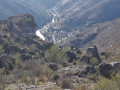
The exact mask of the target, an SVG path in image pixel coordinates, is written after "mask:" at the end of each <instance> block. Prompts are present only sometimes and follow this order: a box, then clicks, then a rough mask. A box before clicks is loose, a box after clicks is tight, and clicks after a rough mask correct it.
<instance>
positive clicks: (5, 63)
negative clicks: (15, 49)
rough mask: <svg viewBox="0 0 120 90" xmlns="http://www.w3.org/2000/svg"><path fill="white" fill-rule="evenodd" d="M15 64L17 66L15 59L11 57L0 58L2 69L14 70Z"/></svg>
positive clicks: (2, 56) (3, 56)
mask: <svg viewBox="0 0 120 90" xmlns="http://www.w3.org/2000/svg"><path fill="white" fill-rule="evenodd" d="M13 64H15V59H14V58H12V57H11V56H9V55H6V54H5V55H1V56H0V68H3V67H5V68H8V69H9V70H12V69H13Z"/></svg>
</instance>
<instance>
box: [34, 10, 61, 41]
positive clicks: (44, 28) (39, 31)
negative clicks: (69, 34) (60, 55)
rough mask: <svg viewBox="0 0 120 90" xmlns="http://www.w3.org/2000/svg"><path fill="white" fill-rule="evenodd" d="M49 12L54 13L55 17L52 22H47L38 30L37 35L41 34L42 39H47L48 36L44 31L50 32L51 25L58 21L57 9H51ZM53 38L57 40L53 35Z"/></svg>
mask: <svg viewBox="0 0 120 90" xmlns="http://www.w3.org/2000/svg"><path fill="white" fill-rule="evenodd" d="M49 12H50V13H51V14H52V15H53V19H52V20H51V22H49V23H47V24H46V25H45V26H43V27H42V28H41V29H39V30H37V31H36V35H37V36H39V37H40V38H41V39H42V40H46V38H45V37H44V35H43V34H42V33H44V32H48V30H49V28H50V25H52V24H54V23H56V22H57V18H58V16H59V15H58V14H57V12H55V10H53V9H51V10H49ZM53 40H54V42H55V38H54V36H53Z"/></svg>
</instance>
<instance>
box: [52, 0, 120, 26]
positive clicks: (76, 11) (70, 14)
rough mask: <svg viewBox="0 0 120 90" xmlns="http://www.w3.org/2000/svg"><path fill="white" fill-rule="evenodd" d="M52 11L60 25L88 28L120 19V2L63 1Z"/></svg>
mask: <svg viewBox="0 0 120 90" xmlns="http://www.w3.org/2000/svg"><path fill="white" fill-rule="evenodd" d="M65 1H66V2H65ZM54 9H55V10H56V11H57V12H58V13H59V15H60V18H61V20H60V22H61V23H63V24H65V25H68V26H70V27H74V26H77V27H79V26H82V27H83V26H84V27H88V26H90V25H92V24H95V23H101V22H105V21H110V20H114V19H116V18H118V17H120V12H119V10H120V0H63V2H61V3H59V4H58V5H56V7H55V8H54Z"/></svg>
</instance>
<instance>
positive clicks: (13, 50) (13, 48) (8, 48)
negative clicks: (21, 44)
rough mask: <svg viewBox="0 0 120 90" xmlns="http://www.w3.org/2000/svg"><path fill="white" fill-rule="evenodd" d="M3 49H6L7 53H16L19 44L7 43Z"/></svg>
mask: <svg viewBox="0 0 120 90" xmlns="http://www.w3.org/2000/svg"><path fill="white" fill-rule="evenodd" d="M3 49H4V51H5V53H16V52H18V51H19V48H18V47H17V46H14V45H8V44H5V45H4V46H3Z"/></svg>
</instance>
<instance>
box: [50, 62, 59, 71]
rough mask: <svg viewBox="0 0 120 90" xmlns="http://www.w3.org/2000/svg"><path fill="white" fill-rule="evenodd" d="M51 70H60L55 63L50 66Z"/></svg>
mask: <svg viewBox="0 0 120 90" xmlns="http://www.w3.org/2000/svg"><path fill="white" fill-rule="evenodd" d="M49 68H50V69H52V70H57V69H58V65H57V64H55V63H50V64H49Z"/></svg>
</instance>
